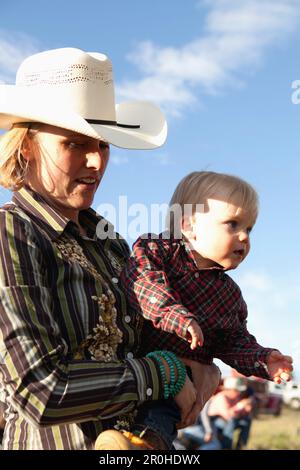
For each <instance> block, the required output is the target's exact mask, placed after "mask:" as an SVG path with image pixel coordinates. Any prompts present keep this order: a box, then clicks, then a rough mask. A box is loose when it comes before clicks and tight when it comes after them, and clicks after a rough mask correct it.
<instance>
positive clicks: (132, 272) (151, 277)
mask: <svg viewBox="0 0 300 470" xmlns="http://www.w3.org/2000/svg"><path fill="white" fill-rule="evenodd" d="M170 256H171V246H170V243H169V241H168V240H163V239H154V238H153V236H152V238H151V234H149V235H148V237H147V238H144V236H142V237H140V238H138V240H137V241H136V242H135V244H134V245H133V252H132V255H131V257H130V258H129V260H128V262H127V264H126V266H125V269H124V270H123V273H122V275H121V280H122V282H123V285H124V286H125V289H126V292H127V295H128V298H129V301H130V304H131V306H132V307H133V308H134V310H135V311H136V312H138V313H139V314H142V315H143V317H144V318H145V319H147V320H151V321H152V323H153V325H154V326H155V327H156V328H160V329H162V330H164V331H167V332H169V333H175V334H176V335H177V336H180V337H181V338H184V339H186V335H187V328H188V326H189V324H190V322H191V320H192V319H195V320H196V315H195V314H193V313H191V312H190V311H189V310H187V309H186V308H185V307H184V306H183V305H182V303H181V300H180V296H179V294H178V292H177V291H175V290H174V289H173V288H172V287H171V286H170V283H169V279H168V276H167V273H166V265H167V263H168V259H169V258H170Z"/></svg>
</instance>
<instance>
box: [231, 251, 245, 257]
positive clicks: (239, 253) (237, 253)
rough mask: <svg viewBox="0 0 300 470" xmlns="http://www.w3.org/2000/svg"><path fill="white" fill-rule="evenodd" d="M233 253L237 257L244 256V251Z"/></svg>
mask: <svg viewBox="0 0 300 470" xmlns="http://www.w3.org/2000/svg"><path fill="white" fill-rule="evenodd" d="M233 253H234V254H235V255H237V256H241V257H243V256H244V250H234V252H233Z"/></svg>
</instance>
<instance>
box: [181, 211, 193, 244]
mask: <svg viewBox="0 0 300 470" xmlns="http://www.w3.org/2000/svg"><path fill="white" fill-rule="evenodd" d="M181 227H182V233H183V234H184V236H185V237H186V238H188V239H189V240H195V239H196V231H195V217H194V215H183V217H182V219H181Z"/></svg>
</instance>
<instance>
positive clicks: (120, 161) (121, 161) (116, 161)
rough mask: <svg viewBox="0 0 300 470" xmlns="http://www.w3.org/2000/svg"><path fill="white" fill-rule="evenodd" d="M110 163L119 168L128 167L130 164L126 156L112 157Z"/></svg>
mask: <svg viewBox="0 0 300 470" xmlns="http://www.w3.org/2000/svg"><path fill="white" fill-rule="evenodd" d="M110 162H111V163H112V164H113V165H117V166H120V165H126V164H127V163H128V158H127V157H126V156H125V155H124V156H123V155H118V154H117V155H115V154H113V155H111V156H110Z"/></svg>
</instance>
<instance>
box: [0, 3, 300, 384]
mask: <svg viewBox="0 0 300 470" xmlns="http://www.w3.org/2000/svg"><path fill="white" fill-rule="evenodd" d="M3 3H4V4H2V5H1V18H0V82H3V83H13V82H14V78H15V72H16V69H17V67H18V65H19V63H20V61H21V60H22V59H23V58H24V57H26V56H27V55H29V54H31V53H34V52H38V51H42V50H46V49H52V48H57V47H78V48H80V49H83V50H86V51H98V52H103V53H106V54H107V55H108V56H109V57H110V58H111V59H112V62H113V68H114V76H115V83H116V87H117V101H124V100H127V99H145V100H151V101H154V102H156V103H157V104H158V105H160V106H161V107H162V108H163V110H164V111H165V113H166V116H167V119H168V125H169V136H168V140H167V143H166V144H165V145H164V146H163V147H162V148H161V149H158V150H155V151H126V150H121V149H117V148H112V152H111V162H110V165H109V168H108V170H107V174H106V176H105V178H104V180H103V182H102V185H101V187H100V189H99V190H98V193H97V197H96V199H95V203H94V207H95V208H96V209H97V208H98V209H101V206H102V208H103V207H104V206H103V204H106V203H109V204H113V205H114V206H115V207H116V208H117V209H118V208H119V206H120V202H119V197H120V196H127V198H128V206H131V205H132V204H136V203H139V204H144V205H146V207H148V208H150V204H151V203H152V204H153V203H157V204H163V203H167V202H168V201H169V199H170V197H171V195H172V192H173V190H174V188H175V186H176V184H177V183H178V181H179V180H180V179H181V178H182V177H183V176H184V175H186V174H187V173H189V172H191V171H194V170H202V169H209V170H213V171H221V172H227V173H232V174H236V175H239V176H241V177H243V178H245V179H247V180H248V181H249V182H250V183H252V184H253V185H254V186H255V187H256V189H257V191H258V193H259V195H260V201H261V204H260V205H261V210H260V216H259V220H258V222H257V225H256V227H255V229H254V231H253V235H252V251H251V253H250V255H249V257H248V259H247V260H246V261H245V262H244V264H243V265H242V266H241V267H240V268H239V269H238V270H237V271H235V272H232V273H231V274H232V276H233V277H234V278H235V279H236V280H237V281H238V282H239V284H240V285H241V288H242V290H243V293H244V296H245V299H246V301H247V302H248V306H249V329H250V330H251V331H252V332H253V333H254V334H255V335H256V336H257V339H258V340H259V342H260V343H261V344H263V345H265V346H271V347H277V348H278V349H280V350H281V351H282V352H284V353H286V354H291V355H293V356H294V359H295V368H296V372H297V376H298V379H300V367H299V364H300V336H299V331H300V314H299V305H300V289H299V277H300V276H299V268H298V266H299V261H300V254H299V235H300V233H299V232H300V230H299V229H300V223H299V215H298V214H299V210H298V205H299V202H300V198H299V196H300V189H299V182H298V179H299V174H300V158H299V154H300V139H299V127H300V126H299V125H300V104H294V103H293V101H297V100H295V99H294V100H293V99H292V96H293V93H295V94H296V93H297V90H293V89H292V83H293V82H294V81H295V80H298V79H300V69H299V60H298V51H299V50H300V0H204V1H197V0H189V1H188V2H183V1H180V0H164V1H163V2H161V1H160V0H152V1H151V2H146V1H144V2H142V1H141V0H128V1H126V2H124V1H121V0H110V1H109V2H103V1H99V0H97V1H96V0H86V1H85V2H81V1H80V2H79V1H74V0H73V1H64V2H62V1H61V0H60V1H58V0H52V1H51V2H49V1H45V0H31V1H30V2H24V1H22V0H15V1H14V2H13V3H11V2H3ZM295 96H296V95H294V98H295ZM9 199H10V193H9V192H8V191H5V190H0V203H4V202H5V201H7V200H9ZM128 220H129V223H130V221H131V222H132V223H133V224H134V217H133V214H131V216H130V215H129V219H128ZM117 222H118V221H117ZM119 225H120V224H119ZM119 225H118V223H117V228H119V229H120V228H122V227H119ZM123 228H124V227H123ZM138 228H139V227H137V229H138ZM140 230H141V231H144V230H143V227H140ZM125 235H127V239H128V241H129V242H132V241H133V240H131V239H130V237H129V235H128V234H126V233H125Z"/></svg>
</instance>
